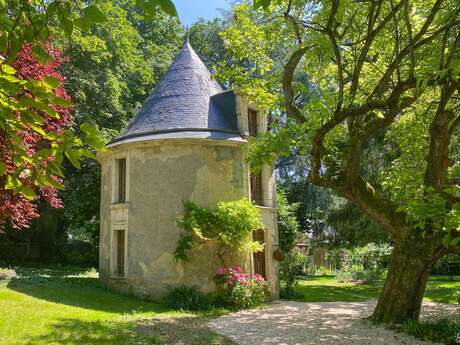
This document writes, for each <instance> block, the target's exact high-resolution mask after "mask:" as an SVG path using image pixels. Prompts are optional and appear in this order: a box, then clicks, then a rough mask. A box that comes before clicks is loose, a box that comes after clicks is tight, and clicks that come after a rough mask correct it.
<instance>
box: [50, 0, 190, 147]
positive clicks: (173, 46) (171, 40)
mask: <svg viewBox="0 0 460 345" xmlns="http://www.w3.org/2000/svg"><path fill="white" fill-rule="evenodd" d="M98 6H99V7H100V9H101V10H102V11H103V12H104V13H105V14H106V16H107V20H106V21H104V22H102V23H96V24H94V25H92V26H91V28H90V29H89V30H86V31H81V30H75V31H74V32H73V33H72V45H68V44H67V40H66V37H61V36H60V37H58V39H59V41H60V43H61V45H62V46H63V48H64V53H65V55H67V56H69V58H70V59H69V61H67V62H66V63H65V64H64V65H63V68H62V71H63V73H64V75H65V76H66V78H67V80H66V84H67V89H68V90H69V93H70V95H71V96H72V99H73V100H74V102H75V105H76V121H77V123H79V122H83V121H85V122H90V123H92V124H96V125H97V126H98V127H99V128H101V129H102V130H103V131H104V134H105V135H106V136H107V138H106V139H107V140H108V139H110V137H111V136H114V135H116V134H117V133H118V132H119V131H120V130H121V129H122V128H123V127H124V126H125V125H126V123H127V122H128V121H129V120H130V119H131V117H132V116H133V115H134V114H135V112H136V109H138V108H139V107H140V106H141V105H142V103H143V102H144V100H145V98H146V97H147V96H148V94H149V92H150V91H151V89H152V88H153V86H154V85H155V83H156V82H158V81H159V79H160V77H161V76H162V75H163V73H164V72H165V70H166V68H167V66H168V65H169V63H170V61H171V59H172V57H173V56H174V54H175V52H176V51H177V49H178V48H179V46H180V42H181V37H180V36H181V34H182V29H181V28H180V25H179V22H178V20H177V18H171V17H167V16H165V15H163V14H162V13H157V14H156V15H155V16H154V17H153V18H152V20H149V21H144V20H143V17H142V15H141V14H140V13H139V11H138V9H137V7H136V3H135V1H134V0H118V1H106V0H102V1H99V2H98ZM105 132H107V134H108V135H107V134H106V133H105Z"/></svg>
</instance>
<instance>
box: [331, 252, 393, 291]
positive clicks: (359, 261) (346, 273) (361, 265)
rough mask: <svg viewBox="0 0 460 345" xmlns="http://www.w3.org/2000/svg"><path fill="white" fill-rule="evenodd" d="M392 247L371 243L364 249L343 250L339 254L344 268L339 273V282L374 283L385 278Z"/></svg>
mask: <svg viewBox="0 0 460 345" xmlns="http://www.w3.org/2000/svg"><path fill="white" fill-rule="evenodd" d="M391 249H392V248H391V246H390V245H388V244H374V243H369V244H367V245H365V246H363V247H355V248H352V249H343V250H342V253H340V254H338V255H339V256H340V257H342V260H343V261H342V264H341V265H342V267H341V269H340V271H339V272H338V273H337V279H338V280H339V281H349V280H361V281H366V282H372V281H376V280H380V279H382V278H383V277H384V276H385V271H386V268H387V266H388V261H389V256H390V253H391Z"/></svg>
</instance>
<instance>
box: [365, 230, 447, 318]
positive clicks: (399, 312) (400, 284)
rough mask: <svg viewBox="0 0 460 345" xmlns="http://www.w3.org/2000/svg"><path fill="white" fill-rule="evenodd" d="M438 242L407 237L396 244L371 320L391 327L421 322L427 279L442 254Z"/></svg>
mask: <svg viewBox="0 0 460 345" xmlns="http://www.w3.org/2000/svg"><path fill="white" fill-rule="evenodd" d="M414 237H415V236H414ZM435 242H437V241H433V240H427V239H421V238H411V239H408V238H406V239H404V240H402V241H400V242H398V243H395V245H394V249H393V252H392V254H391V258H390V267H389V269H388V274H387V278H386V280H385V284H384V287H383V290H382V292H381V294H380V297H379V301H378V303H377V306H376V308H375V310H374V313H373V315H372V316H371V319H373V320H374V321H377V322H384V323H388V324H401V323H403V322H404V321H407V320H409V319H414V320H417V319H418V317H419V315H420V310H421V307H422V300H423V294H424V293H425V288H426V284H427V281H428V277H429V275H430V273H431V270H432V269H433V266H434V264H435V263H436V261H437V260H438V258H439V257H440V256H441V255H442V254H443V250H442V248H441V247H440V246H439V245H436V244H435Z"/></svg>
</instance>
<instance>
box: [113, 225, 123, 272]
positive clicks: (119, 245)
mask: <svg viewBox="0 0 460 345" xmlns="http://www.w3.org/2000/svg"><path fill="white" fill-rule="evenodd" d="M115 235H116V238H115V240H116V260H117V266H116V272H115V275H116V276H117V277H124V276H125V231H124V230H116V231H115Z"/></svg>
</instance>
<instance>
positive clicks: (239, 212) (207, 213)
mask: <svg viewBox="0 0 460 345" xmlns="http://www.w3.org/2000/svg"><path fill="white" fill-rule="evenodd" d="M184 208H185V213H184V216H183V217H182V218H181V219H180V220H178V222H177V223H178V226H179V227H181V228H182V229H184V230H185V231H184V233H183V234H182V235H181V237H180V239H179V241H178V243H177V248H176V251H175V253H174V256H175V258H176V260H178V261H187V260H188V259H189V253H190V250H192V249H193V248H194V247H195V246H196V245H197V244H201V243H205V242H206V241H216V242H217V244H218V246H219V249H218V253H217V254H218V256H219V258H220V259H221V261H222V263H223V264H224V266H225V262H224V259H223V255H224V254H225V253H226V251H227V250H229V249H237V250H239V251H255V252H257V251H261V250H262V249H263V247H262V245H261V244H260V243H259V242H257V241H253V240H252V236H251V234H252V231H255V230H258V229H262V228H263V224H262V220H261V215H260V210H259V209H258V208H257V206H255V205H254V204H252V203H251V202H250V201H249V200H248V199H246V198H243V199H240V200H236V201H226V202H220V203H218V204H217V206H216V208H205V207H200V206H198V205H197V204H195V203H194V202H193V201H187V202H186V203H185V204H184Z"/></svg>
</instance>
